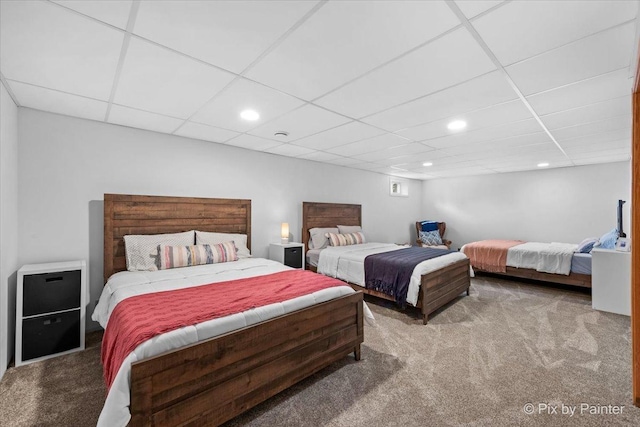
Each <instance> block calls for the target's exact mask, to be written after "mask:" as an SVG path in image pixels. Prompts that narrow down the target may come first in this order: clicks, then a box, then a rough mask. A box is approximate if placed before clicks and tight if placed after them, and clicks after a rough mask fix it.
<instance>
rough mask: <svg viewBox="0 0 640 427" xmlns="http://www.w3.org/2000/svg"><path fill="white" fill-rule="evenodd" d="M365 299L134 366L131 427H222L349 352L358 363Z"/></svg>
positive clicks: (355, 297)
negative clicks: (211, 426) (204, 426)
mask: <svg viewBox="0 0 640 427" xmlns="http://www.w3.org/2000/svg"><path fill="white" fill-rule="evenodd" d="M362 310H363V302H362V293H361V292H357V293H355V294H350V295H347V296H344V297H341V298H337V299H334V300H331V301H327V302H324V303H321V304H318V305H314V306H311V307H307V308H305V309H302V310H298V311H296V312H293V313H289V314H286V315H283V316H280V317H277V318H275V319H271V320H267V321H265V322H261V323H258V324H256V325H253V326H250V327H247V328H244V329H240V330H238V331H234V332H231V333H228V334H225V335H222V336H219V337H215V338H212V339H210V340H207V341H204V342H201V343H198V344H193V345H191V346H188V347H185V348H181V349H178V350H175V351H172V352H169V353H165V354H163V355H159V356H156V357H152V358H149V359H146V360H142V361H140V362H136V363H134V364H133V365H132V367H131V416H132V419H131V424H130V425H132V426H143V425H163V426H165V425H182V424H185V423H193V424H194V425H219V424H222V423H224V422H225V421H227V420H230V419H231V418H233V417H235V416H237V415H238V414H240V413H242V412H244V411H246V410H247V409H249V408H251V407H253V406H255V405H257V404H258V403H260V402H263V401H264V400H266V399H268V398H269V397H271V396H273V395H275V394H277V393H279V392H281V391H283V390H285V389H286V388H288V387H290V386H291V385H293V384H295V383H296V382H298V381H300V380H302V379H304V378H306V377H308V376H309V375H311V374H313V373H315V372H317V371H319V370H320V369H322V368H324V367H326V366H328V365H329V364H331V363H333V362H335V361H336V360H339V359H340V358H342V357H344V356H346V355H347V354H349V353H352V352H353V353H354V354H355V358H356V360H359V359H360V344H361V343H362V342H363V338H364V334H363V323H362V322H363V317H362Z"/></svg>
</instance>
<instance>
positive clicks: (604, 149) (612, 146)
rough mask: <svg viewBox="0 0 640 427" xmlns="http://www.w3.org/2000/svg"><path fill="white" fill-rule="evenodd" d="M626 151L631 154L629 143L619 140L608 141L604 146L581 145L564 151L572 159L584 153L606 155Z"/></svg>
mask: <svg viewBox="0 0 640 427" xmlns="http://www.w3.org/2000/svg"><path fill="white" fill-rule="evenodd" d="M619 149H626V150H628V151H629V153H631V141H629V140H625V139H621V140H617V141H609V142H607V143H605V144H581V145H576V146H572V147H566V148H565V151H566V152H567V154H568V155H569V157H572V156H574V155H579V154H586V153H601V154H603V155H607V153H610V152H612V151H613V150H619Z"/></svg>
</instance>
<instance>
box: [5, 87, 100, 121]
mask: <svg viewBox="0 0 640 427" xmlns="http://www.w3.org/2000/svg"><path fill="white" fill-rule="evenodd" d="M7 82H8V83H9V86H10V87H11V90H12V91H13V94H14V95H15V96H16V98H17V100H18V102H19V103H20V105H21V106H22V107H28V108H35V109H36V110H42V111H50V112H52V113H58V114H65V115H67V116H72V117H81V118H83V119H89V120H100V121H102V120H104V115H105V114H106V113H107V106H108V104H107V103H106V102H103V101H96V100H95V99H90V98H84V97H81V96H77V95H70V94H68V93H64V92H58V91H55V90H51V89H45V88H41V87H38V86H32V85H27V84H24V83H19V82H15V81H12V80H8V81H7Z"/></svg>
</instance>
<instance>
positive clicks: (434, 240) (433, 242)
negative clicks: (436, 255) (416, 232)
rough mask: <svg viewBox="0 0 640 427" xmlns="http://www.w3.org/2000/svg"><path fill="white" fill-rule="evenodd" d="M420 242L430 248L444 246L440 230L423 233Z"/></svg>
mask: <svg viewBox="0 0 640 427" xmlns="http://www.w3.org/2000/svg"><path fill="white" fill-rule="evenodd" d="M420 240H421V241H422V243H424V244H425V245H429V246H439V245H442V238H441V237H440V232H439V231H438V230H434V231H421V232H420Z"/></svg>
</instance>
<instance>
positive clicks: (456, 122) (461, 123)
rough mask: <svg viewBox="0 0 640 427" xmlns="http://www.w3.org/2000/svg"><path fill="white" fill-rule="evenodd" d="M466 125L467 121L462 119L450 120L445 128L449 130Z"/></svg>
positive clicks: (458, 128)
mask: <svg viewBox="0 0 640 427" xmlns="http://www.w3.org/2000/svg"><path fill="white" fill-rule="evenodd" d="M466 127H467V122H465V121H464V120H454V121H452V122H449V124H448V125H447V128H448V129H449V130H460V129H464V128H466Z"/></svg>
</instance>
